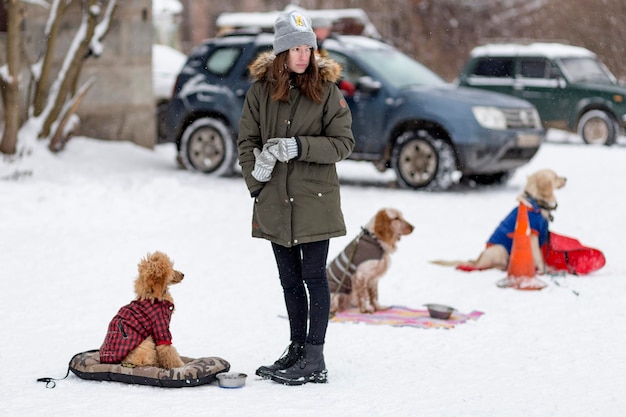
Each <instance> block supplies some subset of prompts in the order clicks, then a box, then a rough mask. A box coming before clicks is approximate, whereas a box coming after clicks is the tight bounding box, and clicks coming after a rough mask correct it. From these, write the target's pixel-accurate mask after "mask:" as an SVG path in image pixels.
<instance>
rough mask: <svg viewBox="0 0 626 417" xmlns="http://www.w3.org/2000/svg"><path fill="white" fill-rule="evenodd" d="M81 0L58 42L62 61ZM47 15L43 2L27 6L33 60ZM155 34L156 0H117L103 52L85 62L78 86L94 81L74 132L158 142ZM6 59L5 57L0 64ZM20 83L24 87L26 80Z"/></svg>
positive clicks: (26, 25)
mask: <svg viewBox="0 0 626 417" xmlns="http://www.w3.org/2000/svg"><path fill="white" fill-rule="evenodd" d="M80 3H81V2H79V1H74V2H73V5H72V6H71V7H72V8H71V9H70V10H68V11H67V13H66V14H65V15H64V21H63V25H62V35H61V36H60V37H59V39H58V42H57V46H56V61H57V62H58V63H59V64H60V63H61V62H62V59H63V57H64V56H65V53H66V52H67V50H68V48H69V46H70V43H71V41H72V39H73V37H74V35H75V33H76V29H77V28H78V27H79V25H80V21H81V8H80ZM106 3H108V2H106ZM47 16H48V11H47V10H46V9H43V8H42V7H39V6H34V5H28V6H26V7H25V18H24V25H23V27H24V32H23V36H24V40H25V41H26V42H27V45H28V52H29V54H30V57H29V60H30V62H31V63H32V62H34V60H35V59H36V57H37V54H38V53H39V51H40V49H41V46H42V42H43V41H42V38H43V32H44V25H45V22H46V19H47ZM152 39H153V26H152V1H151V0H118V1H117V8H116V11H115V14H114V17H113V19H112V22H111V28H110V30H109V32H108V33H107V35H106V36H105V38H104V41H103V43H102V44H103V53H102V55H101V56H100V57H99V58H93V57H90V58H89V59H87V60H86V61H85V63H84V65H83V69H82V72H81V78H80V81H79V85H82V84H83V83H84V82H85V81H86V80H88V79H89V78H91V77H95V78H96V82H95V84H94V85H93V86H92V87H91V89H90V90H89V92H88V93H87V95H86V96H85V99H84V100H83V101H82V103H81V105H80V106H79V108H78V111H77V115H78V116H79V117H80V126H79V128H78V130H77V131H76V132H75V134H76V135H81V136H89V137H95V138H100V139H106V140H119V141H132V142H135V143H137V144H139V145H142V146H145V147H152V146H154V144H155V143H156V122H155V114H156V112H155V102H154V98H153V94H152ZM3 43H4V39H3V38H2V37H0V51H2V52H4V50H5V47H4V45H3ZM2 52H0V54H2V55H3V53H2ZM3 61H4V56H3V57H2V59H0V64H2V63H3ZM20 88H21V89H22V91H24V92H25V90H26V88H27V82H26V81H25V82H24V83H22V84H21V86H20ZM0 116H2V109H1V108H0Z"/></svg>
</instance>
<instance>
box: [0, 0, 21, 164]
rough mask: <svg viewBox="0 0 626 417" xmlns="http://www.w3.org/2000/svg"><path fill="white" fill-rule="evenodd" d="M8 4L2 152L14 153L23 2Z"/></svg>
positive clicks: (11, 0)
mask: <svg viewBox="0 0 626 417" xmlns="http://www.w3.org/2000/svg"><path fill="white" fill-rule="evenodd" d="M6 6H7V7H6V9H7V66H8V79H6V80H4V79H2V80H0V89H1V90H2V101H3V103H4V113H5V119H4V120H5V124H4V133H3V135H2V142H0V152H2V153H5V154H10V155H13V154H15V150H16V145H17V132H18V130H19V128H20V97H19V72H20V24H21V22H22V10H21V9H22V4H21V1H20V0H6Z"/></svg>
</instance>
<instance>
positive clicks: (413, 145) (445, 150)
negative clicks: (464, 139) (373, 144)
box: [391, 130, 456, 191]
mask: <svg viewBox="0 0 626 417" xmlns="http://www.w3.org/2000/svg"><path fill="white" fill-rule="evenodd" d="M391 167H392V168H393V170H394V171H395V173H396V177H397V180H398V184H399V185H400V187H402V188H410V189H415V190H426V191H443V190H446V189H448V188H450V186H452V185H453V184H454V182H455V181H454V173H455V171H456V161H455V157H454V150H453V149H452V146H451V145H450V144H449V143H448V142H446V141H445V140H442V139H437V138H435V137H433V136H432V135H431V134H430V132H428V131H426V130H419V131H409V132H405V133H403V134H402V135H400V137H399V138H398V141H397V142H396V144H395V146H394V148H393V151H392V154H391Z"/></svg>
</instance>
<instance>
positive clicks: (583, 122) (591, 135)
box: [578, 110, 618, 146]
mask: <svg viewBox="0 0 626 417" xmlns="http://www.w3.org/2000/svg"><path fill="white" fill-rule="evenodd" d="M617 133H618V127H617V123H616V122H615V120H614V119H613V118H612V117H611V116H610V115H609V114H607V113H606V112H604V111H602V110H591V111H588V112H587V113H585V114H583V115H582V117H581V118H580V121H579V122H578V134H579V135H580V136H581V137H582V138H583V140H584V141H585V143H587V144H589V145H606V146H610V145H613V144H614V143H615V140H616V139H617Z"/></svg>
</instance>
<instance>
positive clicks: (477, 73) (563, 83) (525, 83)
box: [458, 42, 626, 145]
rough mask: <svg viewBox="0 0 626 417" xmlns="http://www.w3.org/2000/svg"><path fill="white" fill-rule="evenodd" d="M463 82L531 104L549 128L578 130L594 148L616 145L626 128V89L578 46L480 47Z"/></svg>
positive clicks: (552, 44) (475, 52) (463, 74)
mask: <svg viewBox="0 0 626 417" xmlns="http://www.w3.org/2000/svg"><path fill="white" fill-rule="evenodd" d="M458 83H459V85H462V86H467V87H475V88H480V89H483V90H489V91H495V92H498V93H504V94H510V95H513V96H515V97H519V98H522V99H524V100H528V101H530V102H531V103H533V104H534V105H535V107H537V111H538V112H539V115H540V116H541V120H542V121H543V122H544V123H545V126H546V127H555V128H559V129H565V130H569V131H571V132H578V134H579V135H580V136H581V137H582V139H583V140H584V141H585V142H586V143H589V144H601V145H613V144H614V143H615V141H616V139H617V137H618V136H619V135H620V133H621V132H623V128H624V127H625V126H626V100H625V98H626V86H623V85H620V84H618V82H617V80H616V78H615V76H614V75H613V74H612V73H611V71H609V69H608V68H607V67H606V66H605V65H604V64H603V63H602V62H601V61H600V60H599V59H598V57H597V56H596V55H595V54H594V53H593V52H591V51H589V50H588V49H585V48H581V47H578V46H571V45H563V44H558V43H549V42H548V43H544V42H536V43H530V44H513V43H503V44H488V45H483V46H479V47H476V48H474V49H473V50H472V52H471V54H470V58H469V60H468V62H467V64H466V65H465V67H464V68H463V70H462V71H461V74H460V75H459V78H458Z"/></svg>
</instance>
